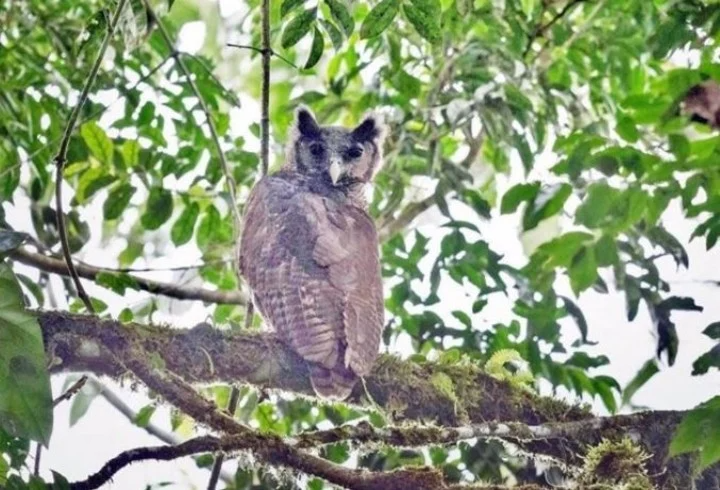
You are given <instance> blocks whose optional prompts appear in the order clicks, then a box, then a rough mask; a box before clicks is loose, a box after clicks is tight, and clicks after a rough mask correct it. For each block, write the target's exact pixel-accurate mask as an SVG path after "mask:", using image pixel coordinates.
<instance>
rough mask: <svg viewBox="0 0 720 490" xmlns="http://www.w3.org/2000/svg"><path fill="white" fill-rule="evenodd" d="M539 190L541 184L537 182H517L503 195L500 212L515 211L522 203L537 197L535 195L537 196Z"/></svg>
mask: <svg viewBox="0 0 720 490" xmlns="http://www.w3.org/2000/svg"><path fill="white" fill-rule="evenodd" d="M539 191H540V184H538V183H537V182H534V183H532V184H517V185H515V186H513V187H512V188H510V189H509V190H508V191H507V192H506V193H505V195H503V198H502V201H501V203H500V213H501V214H508V213H514V212H515V211H516V210H517V208H518V206H520V204H522V203H523V202H526V201H531V200H533V199H535V196H537V193H538V192H539Z"/></svg>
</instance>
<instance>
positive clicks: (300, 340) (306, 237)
mask: <svg viewBox="0 0 720 490" xmlns="http://www.w3.org/2000/svg"><path fill="white" fill-rule="evenodd" d="M239 259H240V270H241V273H242V274H243V276H244V277H245V278H246V280H247V281H248V283H249V285H250V288H251V289H252V291H253V295H254V298H255V303H256V305H257V307H258V309H259V310H260V313H261V314H262V315H263V317H264V318H265V320H266V321H267V322H268V323H269V324H270V325H272V326H273V327H274V328H275V329H276V330H277V332H278V334H279V335H280V337H281V338H282V339H283V340H284V341H285V342H286V343H288V344H289V345H290V346H291V347H292V348H293V349H294V350H295V351H296V352H297V353H298V354H300V355H301V356H302V357H303V358H304V359H305V360H306V361H308V364H309V367H310V375H311V379H312V381H313V386H314V388H315V391H316V392H317V393H318V394H320V395H323V396H332V397H339V398H344V397H346V396H347V395H348V394H349V392H350V390H351V389H352V386H353V384H354V383H355V381H356V379H357V376H364V375H366V374H367V373H368V372H369V371H370V369H371V368H372V365H373V363H374V361H375V359H376V357H377V354H378V348H379V344H380V336H381V334H382V329H383V294H382V283H381V277H380V264H379V254H378V239H377V233H376V230H375V226H374V225H373V222H372V220H371V218H370V217H369V216H368V215H367V213H366V212H365V211H364V210H362V209H359V208H357V207H354V206H352V205H348V204H346V203H344V202H342V201H337V200H335V199H332V198H329V197H328V196H325V195H323V194H322V193H320V192H318V191H317V190H314V189H311V188H310V187H309V186H308V185H307V184H306V182H305V181H304V180H303V178H302V177H301V176H299V175H297V174H295V173H293V172H281V173H280V174H276V175H275V176H270V177H264V178H263V179H262V180H260V182H258V184H257V185H256V186H255V188H254V189H253V191H252V193H251V195H250V198H249V200H248V204H247V208H246V211H245V219H244V227H243V232H242V237H241V245H240V257H239Z"/></svg>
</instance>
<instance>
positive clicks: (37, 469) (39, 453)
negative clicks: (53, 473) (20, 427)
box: [33, 442, 42, 476]
mask: <svg viewBox="0 0 720 490" xmlns="http://www.w3.org/2000/svg"><path fill="white" fill-rule="evenodd" d="M41 459H42V444H40V443H39V442H38V443H37V445H36V446H35V464H34V466H33V475H34V476H40V460H41Z"/></svg>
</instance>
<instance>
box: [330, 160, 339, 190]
mask: <svg viewBox="0 0 720 490" xmlns="http://www.w3.org/2000/svg"><path fill="white" fill-rule="evenodd" d="M328 173H329V174H330V180H332V183H333V185H335V184H337V183H338V180H340V176H341V175H342V173H343V169H342V166H341V165H340V162H338V161H337V160H333V161H332V162H331V163H330V168H328Z"/></svg>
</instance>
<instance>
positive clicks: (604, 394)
mask: <svg viewBox="0 0 720 490" xmlns="http://www.w3.org/2000/svg"><path fill="white" fill-rule="evenodd" d="M605 379H607V377H606V376H598V377H597V378H594V379H593V380H592V385H593V388H595V393H597V394H598V395H600V398H601V399H602V401H603V404H604V405H605V408H607V409H608V412H610V413H611V414H614V413H615V412H617V401H615V394H614V393H613V391H612V388H611V385H610V384H609V383H607V382H606V381H605ZM610 379H611V380H612V381H613V382H615V380H614V379H612V378H610Z"/></svg>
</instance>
